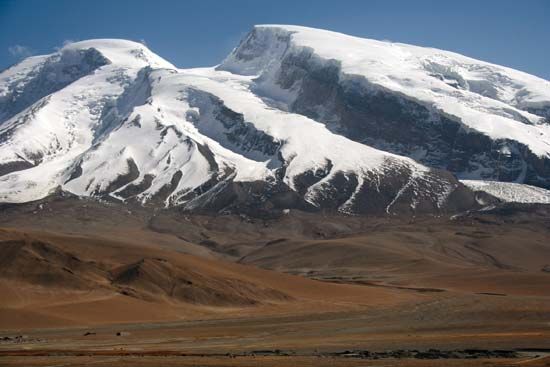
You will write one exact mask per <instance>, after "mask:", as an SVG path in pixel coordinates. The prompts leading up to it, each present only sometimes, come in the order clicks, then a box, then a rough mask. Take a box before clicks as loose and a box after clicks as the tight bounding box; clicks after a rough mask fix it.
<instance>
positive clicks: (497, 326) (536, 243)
mask: <svg viewBox="0 0 550 367" xmlns="http://www.w3.org/2000/svg"><path fill="white" fill-rule="evenodd" d="M33 205H34V206H33ZM33 205H30V204H29V205H25V206H14V207H6V208H3V210H2V211H1V213H0V227H1V229H0V243H1V246H0V251H1V253H0V294H1V295H2V296H1V297H0V365H2V366H83V365H90V364H94V365H99V366H102V365H103V366H109V365H117V366H119V365H120V366H126V365H127V366H158V365H165V366H194V365H201V366H295V365H300V366H381V365H384V366H394V365H400V366H401V365H403V366H480V365H483V366H514V365H518V366H519V365H521V366H550V357H548V356H549V354H550V266H549V265H548V264H550V255H549V254H550V241H549V239H550V236H549V234H550V229H549V228H550V226H549V225H548V218H550V216H549V215H548V207H546V206H539V207H536V208H533V207H530V208H529V210H523V209H522V208H518V207H509V206H508V207H506V208H501V209H499V210H500V211H498V210H497V211H492V212H491V211H489V212H485V213H465V214H464V215H463V216H458V217H454V218H452V219H449V218H416V219H399V218H394V219H387V218H386V219H384V218H358V217H340V216H333V217H331V216H322V215H319V214H316V215H314V214H306V213H291V214H289V215H287V216H285V217H283V218H278V219H276V220H275V219H269V220H268V219H266V220H258V219H252V218H245V217H238V216H219V217H208V216H202V217H201V216H187V215H184V214H182V213H170V212H165V213H156V214H155V215H151V214H150V213H147V212H146V211H140V210H139V209H130V208H126V207H120V206H116V205H113V204H98V203H92V202H86V201H83V202H68V201H66V200H61V201H56V200H53V201H48V202H44V203H40V204H33ZM89 218H96V219H95V220H93V221H90V220H89ZM345 351H350V352H347V353H344V352H345ZM365 351H368V352H369V353H368V354H367V353H366V352H365ZM404 351H408V352H404ZM418 351H420V352H418ZM384 352H386V353H387V354H380V353H384ZM425 352H428V354H427V355H425V354H422V353H425ZM376 353H378V354H376ZM419 353H420V354H419ZM432 358H433V359H432Z"/></svg>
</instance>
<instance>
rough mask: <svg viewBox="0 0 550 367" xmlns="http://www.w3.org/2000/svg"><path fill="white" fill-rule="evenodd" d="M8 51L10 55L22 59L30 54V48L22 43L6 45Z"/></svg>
mask: <svg viewBox="0 0 550 367" xmlns="http://www.w3.org/2000/svg"><path fill="white" fill-rule="evenodd" d="M8 52H9V53H10V55H11V56H13V57H16V58H18V59H19V58H21V59H22V58H25V57H29V56H31V55H32V51H31V49H30V48H28V47H27V46H22V45H14V46H10V47H8Z"/></svg>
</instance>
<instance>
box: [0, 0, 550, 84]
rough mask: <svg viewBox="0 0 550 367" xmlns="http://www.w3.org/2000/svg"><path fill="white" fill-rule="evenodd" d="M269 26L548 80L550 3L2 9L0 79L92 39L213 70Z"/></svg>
mask: <svg viewBox="0 0 550 367" xmlns="http://www.w3.org/2000/svg"><path fill="white" fill-rule="evenodd" d="M266 23H275V24H298V25H305V26H311V27H317V28H324V29H330V30H334V31H338V32H343V33H347V34H352V35H356V36H361V37H368V38H374V39H387V40H392V41H397V42H405V43H411V44H417V45H423V46H432V47H437V48H442V49H446V50H452V51H456V52H460V53H463V54H465V55H468V56H472V57H475V58H479V59H482V60H487V61H490V62H494V63H497V64H502V65H506V66H510V67H513V68H516V69H520V70H523V71H526V72H529V73H532V74H535V75H538V76H541V77H543V78H545V79H547V80H550V0H521V1H520V0H516V1H512V0H510V1H507V0H477V1H470V0H460V1H444V0H418V1H414V0H408V1H407V0H401V1H399V0H385V1H367V0H364V1H359V0H357V1H352V0H350V1H346V0H339V1H336V0H331V1H326V0H316V1H313V0H311V1H310V0H304V1H299V0H294V1H286V0H272V1H262V0H256V1H248V0H225V1H222V0H219V1H214V0H201V1H195V0H189V1H184V0H180V1H168V0H153V1H141V0H88V1H84V0H72V1H71V0H69V1H65V0H48V1H47V0H0V69H3V68H5V67H7V66H9V65H11V64H13V63H15V62H17V61H18V60H19V59H21V58H22V57H25V56H28V55H31V54H44V53H50V52H52V51H53V49H54V48H55V47H56V46H60V45H62V44H63V42H65V41H70V40H73V41H76V40H84V39H90V38H126V39H132V40H136V41H139V40H143V41H144V42H145V43H146V44H147V45H148V46H149V47H150V48H151V49H152V50H153V51H155V52H157V53H158V54H159V55H161V56H163V57H164V58H166V59H168V60H169V61H171V62H172V63H174V64H176V65H177V66H179V67H193V66H210V65H214V64H217V63H218V62H220V61H221V60H222V59H223V57H224V56H225V55H226V54H227V53H228V52H229V51H231V49H232V48H233V47H234V46H236V45H237V43H238V41H239V39H240V38H241V37H242V36H243V35H244V34H246V32H247V31H248V30H250V28H251V26H252V25H254V24H266Z"/></svg>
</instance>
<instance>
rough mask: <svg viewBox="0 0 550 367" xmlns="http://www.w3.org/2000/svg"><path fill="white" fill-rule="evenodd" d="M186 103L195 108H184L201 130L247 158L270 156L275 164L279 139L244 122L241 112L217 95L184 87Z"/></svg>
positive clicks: (254, 158)
mask: <svg viewBox="0 0 550 367" xmlns="http://www.w3.org/2000/svg"><path fill="white" fill-rule="evenodd" d="M188 97H189V105H190V106H191V107H195V108H197V109H198V110H199V111H200V112H196V111H194V110H191V111H188V112H187V119H188V120H190V121H192V122H193V123H194V125H195V126H196V127H197V129H199V131H200V132H201V133H203V134H204V135H206V136H209V137H211V138H213V139H216V140H217V141H218V142H219V143H220V144H221V145H223V146H224V147H225V148H228V149H230V150H233V151H235V150H237V151H238V152H239V153H241V154H243V152H244V155H245V156H246V157H247V158H250V159H253V160H259V161H265V160H267V159H272V165H273V166H275V167H278V166H279V165H280V163H281V162H280V161H279V160H278V159H277V152H278V151H279V149H280V148H281V145H282V143H281V142H279V141H276V140H274V139H273V137H271V136H270V135H268V134H266V133H264V132H262V131H260V130H258V129H256V128H255V127H254V125H253V124H252V123H249V122H246V121H245V120H244V116H243V115H242V114H241V113H238V112H235V111H233V110H231V109H230V108H228V107H227V106H226V105H225V104H224V103H223V101H221V100H220V99H219V98H218V97H216V96H214V95H212V94H209V93H206V92H203V91H199V90H195V89H190V90H189V91H188Z"/></svg>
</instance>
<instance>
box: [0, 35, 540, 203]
mask: <svg viewBox="0 0 550 367" xmlns="http://www.w3.org/2000/svg"><path fill="white" fill-rule="evenodd" d="M434 55H435V56H437V57H439V58H440V59H441V58H443V56H445V57H447V58H448V59H445V60H443V61H441V60H442V59H441V60H439V64H441V65H443V64H445V62H449V63H450V62H451V61H452V62H453V63H458V64H456V65H455V64H452V65H454V66H452V67H451V66H449V67H451V69H453V70H459V71H460V70H462V69H461V68H463V69H464V70H470V71H469V73H470V74H467V73H466V72H463V71H460V72H456V73H455V74H456V75H455V74H452V73H451V74H449V73H450V72H449V71H448V70H447V69H445V70H443V71H442V69H437V67H435V66H433V65H432V64H430V65H431V66H429V65H428V61H426V60H428V59H429V60H431V61H430V62H432V63H433V62H435V61H434V60H435V59H437V57H435V56H434ZM449 55H455V54H451V53H446V52H444V51H437V50H431V49H423V48H417V47H414V46H407V45H399V44H392V43H385V42H379V41H371V40H364V39H359V38H355V37H350V36H345V35H341V34H337V33H334V32H328V31H322V30H313V29H310V28H303V27H294V26H257V27H255V28H254V29H253V30H252V32H251V33H250V34H249V35H248V36H247V37H246V38H245V39H244V40H243V41H242V42H241V43H240V45H239V46H238V47H237V48H236V49H235V50H234V51H233V52H232V53H231V54H230V55H229V56H228V57H227V58H226V60H224V62H223V63H222V64H220V65H219V66H218V67H216V68H199V69H188V70H183V69H177V68H175V67H174V66H173V65H172V64H170V63H169V62H167V61H166V60H164V59H162V58H161V57H159V56H157V55H155V54H154V53H153V52H151V51H150V50H149V49H148V48H147V47H146V46H144V45H142V44H140V43H136V42H131V41H124V40H110V39H104V40H89V41H82V42H75V43H71V44H68V45H66V46H64V47H63V48H61V49H60V50H59V51H57V52H56V53H54V54H51V55H45V56H38V57H33V58H29V59H27V60H24V61H23V62H21V63H19V64H17V65H15V66H13V67H11V68H9V69H7V70H5V71H3V72H2V73H0V201H7V202H26V201H32V200H36V199H40V198H42V197H45V196H48V195H50V194H52V193H53V192H55V191H57V190H60V189H61V190H63V191H68V192H71V193H73V194H76V195H82V196H92V197H98V198H104V199H105V198H108V199H109V200H119V201H126V202H130V201H131V202H137V203H141V204H143V205H155V206H179V207H183V208H185V209H188V210H213V211H228V210H229V211H230V210H252V211H257V210H268V211H269V210H274V209H284V208H301V209H307V210H319V209H328V210H338V211H341V212H348V213H397V212H413V213H416V212H430V213H433V212H441V211H454V210H462V209H466V208H470V207H472V206H475V205H477V204H476V202H475V195H474V193H473V192H472V191H470V190H469V189H467V188H466V187H465V186H464V185H462V184H461V183H460V182H459V181H458V180H457V179H456V178H455V177H454V176H453V174H451V173H450V172H448V171H445V170H441V169H440V168H447V169H449V167H442V165H441V164H432V163H433V162H436V163H437V162H442V161H445V160H446V159H447V158H448V157H447V156H445V154H447V153H448V151H450V152H451V153H452V154H455V153H454V152H455V151H456V149H463V151H462V154H469V151H468V150H467V149H466V148H467V147H468V146H469V145H468V140H465V141H466V143H463V142H461V141H462V140H464V139H462V140H461V136H458V135H459V134H460V132H461V131H467V132H468V134H471V131H475V132H476V133H479V134H484V135H483V136H485V137H486V138H487V139H489V141H491V142H493V143H491V145H496V146H497V147H498V149H501V150H503V149H504V148H507V149H508V150H507V152H510V153H509V154H510V155H511V156H513V157H514V159H515V160H514V161H513V162H511V163H510V162H508V163H507V166H506V167H504V168H502V167H499V174H503V172H504V173H506V174H509V175H512V174H514V173H516V171H518V172H519V173H518V175H522V177H523V178H524V180H527V179H529V178H530V177H531V176H532V175H533V174H534V173H533V172H534V168H532V167H535V165H534V163H532V162H530V161H528V158H529V159H535V160H536V159H539V160H541V159H545V158H540V156H541V155H542V156H544V154H546V151H545V150H544V149H546V146H547V143H548V140H547V138H546V135H544V134H545V131H546V130H545V128H546V126H547V124H546V122H544V121H543V119H544V118H546V117H545V116H546V115H544V113H546V112H547V110H545V108H546V106H547V105H546V99H545V98H546V97H545V95H544V91H545V90H544V84H541V82H540V81H539V80H538V79H537V80H535V81H533V80H531V79H529V78H535V77H531V76H528V75H526V74H523V73H519V72H515V71H511V72H509V73H508V74H509V75H508V74H506V75H507V76H509V77H510V78H512V77H515V78H516V79H514V83H515V84H514V83H511V84H510V83H508V84H507V83H505V82H502V80H500V81H494V80H493V79H494V78H493V79H491V78H492V77H491V78H490V77H489V74H490V75H493V74H494V73H496V71H495V70H496V69H495V68H497V67H496V66H492V67H493V69H495V70H493V69H491V70H489V69H490V68H489V67H486V68H485V69H483V68H481V69H475V68H473V67H472V66H471V65H470V64H468V62H467V60H472V59H467V58H464V57H462V56H460V55H456V56H452V57H451V56H449ZM459 56H460V57H459ZM451 59H452V60H451ZM449 60H451V61H449ZM465 60H466V61H465ZM444 61H445V62H444ZM474 61H475V60H473V61H472V63H473V62H474ZM479 63H481V62H478V64H476V65H479ZM427 65H428V66H427ZM445 65H447V64H445ZM449 65H450V64H449ZM468 65H470V66H468ZM483 65H485V64H483ZM487 65H490V64H487ZM436 69H437V70H436ZM474 69H475V70H477V71H472V70H474ZM498 70H499V71H498V72H499V73H504V71H502V70H505V69H502V70H501V69H498ZM476 73H477V74H476ZM484 73H485V74H484ZM487 73H488V74H487ZM515 73H517V75H520V77H517V76H516V74H515ZM451 76H453V77H455V79H453V80H455V81H454V82H453V81H451V80H450V78H451ZM474 76H476V77H477V78H478V79H481V78H487V79H491V82H490V83H489V82H488V83H489V84H491V83H492V84H491V85H492V86H493V87H494V88H495V90H497V92H498V93H497V92H495V93H493V94H492V95H490V96H484V95H482V94H483V93H481V92H480V91H479V83H478V84H475V82H474V80H475V77H474ZM461 78H462V79H461ZM521 78H524V80H523V81H521V83H524V84H525V85H524V86H523V87H521V88H523V90H524V92H523V93H521V92H520V91H519V89H521V88H520V87H519V86H518V85H520V84H521V83H520V81H519V80H520V79H521ZM535 79H536V78H535ZM495 80H496V79H495ZM525 80H527V81H525ZM455 82H456V83H455ZM542 82H544V81H542ZM454 84H456V85H454ZM476 88H477V89H476ZM514 88H515V89H514ZM518 88H519V89H518ZM537 88H538V89H537ZM516 89H518V90H517V91H516ZM539 89H540V90H542V92H539V91H538V90H539ZM537 93H538V94H537ZM512 94H513V95H514V96H515V97H513V98H512V97H511V96H512ZM458 105H460V106H458ZM396 106H397V108H396ZM503 106H507V107H506V108H504V107H503ZM525 106H528V108H531V110H529V111H527V110H522V109H521V108H527V107H525ZM535 107H536V109H535ZM455 110H459V112H460V114H459V113H458V112H456V111H455ZM396 111H397V112H396ZM465 111H466V112H465ZM488 111H489V112H488ZM541 111H542V112H541ZM455 112H456V113H455ZM468 114H471V115H468ZM471 116H474V117H475V118H472V119H470V117H471ZM483 119H485V120H483ZM466 120H467V121H466ZM502 121H504V122H502ZM453 124H456V126H459V128H456V126H455V125H453ZM502 124H504V125H502ZM506 124H508V125H506ZM514 124H519V125H514ZM478 125H479V126H481V127H479V126H478ZM512 125H513V127H514V129H515V130H514V129H512V128H511V126H512ZM408 126H414V127H415V129H416V130H412V131H411V132H410V134H409V133H408V132H407V131H406V129H407V128H408ZM449 126H450V128H449ZM503 126H504V127H505V128H506V129H508V132H509V133H512V134H511V135H510V136H508V137H507V138H506V139H504V140H502V139H503V138H500V137H499V135H498V134H497V133H495V132H494V131H493V130H498V131H500V129H501V128H503ZM520 127H523V128H524V129H520ZM461 129H462V130H461ZM489 130H491V134H488V133H487V131H489ZM419 131H421V132H422V134H420V135H421V138H418V137H417V138H418V139H419V142H417V143H416V142H415V141H414V139H411V140H410V141H409V142H405V141H403V140H400V134H404V135H405V136H409V137H412V138H415V134H418V132H419ZM430 131H432V132H434V133H433V134H432V135H433V136H437V137H438V139H436V140H434V139H432V140H430V139H431V138H426V137H430ZM534 132H536V133H537V134H539V135H537V137H538V138H539V140H538V141H536V139H531V138H530V137H531V134H534ZM445 134H446V135H445ZM447 135H448V136H447ZM466 136H467V137H472V136H473V139H474V140H475V139H477V140H479V142H478V143H476V144H474V145H473V146H474V148H471V149H474V154H475V159H474V160H473V163H475V164H478V163H479V164H478V165H477V166H475V167H474V166H472V167H474V168H473V169H472V167H470V166H466V169H465V170H463V171H460V172H459V170H458V169H457V170H454V169H453V170H452V171H454V172H455V173H458V174H465V172H466V171H467V172H466V173H468V172H469V173H470V174H471V175H476V174H477V175H478V176H479V177H484V176H483V175H485V174H488V173H487V172H494V167H492V166H491V164H492V163H491V162H492V161H491V160H490V159H489V158H491V154H487V152H484V151H478V150H479V149H478V146H483V144H485V143H486V141H485V140H483V139H481V138H479V137H478V136H477V135H475V134H474V135H466ZM392 139H393V140H392ZM449 139H451V140H453V139H454V141H455V143H453V144H451V143H449V142H448V140H449ZM499 139H500V140H499ZM477 140H476V141H477ZM501 140H502V141H501ZM422 141H428V143H429V144H428V145H422ZM503 142H504V143H503ZM413 143H416V144H417V145H418V146H415V145H414V144H413ZM515 143H517V144H516V145H514V144H515ZM461 144H463V145H461ZM464 144H465V145H464ZM522 147H523V148H522ZM435 148H437V149H435ZM524 148H525V149H524ZM407 149H409V150H411V149H412V150H413V153H414V154H412V153H411V152H410V151H407ZM475 149H478V150H475ZM522 149H523V150H522ZM503 151H504V150H503ZM518 152H519V153H518ZM489 153H490V152H489ZM520 153H521V154H524V155H526V157H527V158H525V159H524V160H523V161H521V162H519V163H518V161H517V159H516V158H517V157H516V155H517V154H520ZM529 154H531V156H529ZM537 157H538V158H537ZM484 159H487V160H484ZM418 161H420V162H418ZM501 161H503V159H501ZM453 162H455V163H454V164H456V165H458V164H459V163H460V162H458V161H457V159H456V157H455V160H454V161H453ZM457 162H458V163H457ZM487 162H489V163H487ZM543 162H545V161H544V160H543ZM430 166H433V167H435V168H437V169H433V168H431V167H430ZM516 166H517V167H516ZM460 167H462V166H460ZM468 169H469V170H470V171H468ZM490 169H493V171H490ZM514 170H516V171H514ZM510 172H511V173H510ZM541 173H542V174H540V175H539V176H538V177H539V178H540V179H541V180H543V181H544V180H546V179H547V178H546V176H544V175H545V173H544V172H541Z"/></svg>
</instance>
